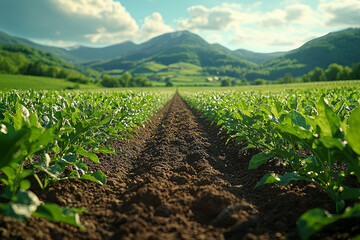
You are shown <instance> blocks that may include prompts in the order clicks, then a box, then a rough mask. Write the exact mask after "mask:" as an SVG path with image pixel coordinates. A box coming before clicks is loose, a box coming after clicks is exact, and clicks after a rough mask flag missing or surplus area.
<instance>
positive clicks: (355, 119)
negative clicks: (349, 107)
mask: <svg viewBox="0 0 360 240" xmlns="http://www.w3.org/2000/svg"><path fill="white" fill-rule="evenodd" d="M348 126H349V127H348V129H346V133H345V139H346V141H347V142H348V143H349V145H350V146H351V148H352V149H353V150H354V152H356V153H357V154H359V155H360V127H359V126H360V108H356V109H355V110H354V111H352V113H351V115H350V117H349V119H348Z"/></svg>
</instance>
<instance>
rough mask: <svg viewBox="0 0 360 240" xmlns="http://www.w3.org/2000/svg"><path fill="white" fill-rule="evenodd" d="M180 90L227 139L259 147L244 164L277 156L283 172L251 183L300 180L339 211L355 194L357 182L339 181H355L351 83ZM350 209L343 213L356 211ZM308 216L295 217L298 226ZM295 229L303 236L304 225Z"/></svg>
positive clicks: (358, 156) (357, 132) (355, 95)
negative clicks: (271, 88)
mask: <svg viewBox="0 0 360 240" xmlns="http://www.w3.org/2000/svg"><path fill="white" fill-rule="evenodd" d="M182 95H183V96H184V98H185V99H186V101H187V102H188V103H189V104H190V105H191V106H193V107H195V108H197V109H199V110H200V111H201V112H202V114H203V115H204V116H205V117H206V118H208V119H209V120H211V121H212V122H213V123H216V124H217V125H219V126H220V130H221V131H224V132H226V133H228V134H229V136H230V137H229V140H230V139H235V142H236V143H238V142H242V144H243V145H244V148H243V149H246V148H249V147H257V148H258V149H260V150H261V153H259V154H256V155H254V156H253V157H252V159H251V160H250V162H249V169H254V168H257V167H259V166H261V165H263V164H266V163H267V162H268V161H269V160H270V159H274V158H276V159H279V161H280V163H281V164H282V165H283V166H284V167H285V169H286V170H287V173H285V174H283V175H280V174H275V173H269V174H266V175H265V176H264V177H263V178H262V179H261V180H260V181H259V182H258V183H257V184H256V186H255V187H259V186H262V185H264V184H269V183H274V184H278V185H286V184H288V183H290V182H291V181H294V180H305V181H308V182H311V183H314V184H316V185H317V186H319V187H320V188H322V189H323V190H324V191H325V192H326V193H327V194H328V195H329V197H330V198H331V199H333V200H334V202H335V205H336V211H337V214H341V213H342V212H343V211H344V209H345V207H346V201H347V200H359V199H360V189H359V188H353V187H349V186H346V184H344V180H345V179H346V178H348V177H350V176H355V177H356V178H357V180H358V182H360V151H359V146H360V145H359V143H360V141H359V140H360V139H359V138H360V137H359V136H360V128H359V127H358V126H360V125H359V124H360V109H359V101H358V99H359V97H360V93H359V92H358V90H357V89H356V88H351V87H343V88H338V89H322V90H317V89H313V90H307V89H305V90H288V91H280V92H255V91H248V92H240V91H226V92H201V93H191V92H188V93H183V94H182ZM243 149H242V150H243ZM242 150H241V151H242ZM351 212H352V211H350V210H348V213H347V214H345V215H343V217H349V216H357V215H352V214H350V213H351ZM355 212H356V211H355ZM326 216H327V215H326ZM308 219H310V218H309V217H305V218H302V220H301V221H300V220H299V228H301V227H300V225H301V223H303V222H304V221H306V220H308ZM333 219H337V218H333ZM309 223H310V222H309ZM310 226H311V224H310V225H308V227H307V228H301V229H310V228H311V227H310ZM299 232H300V233H301V234H302V235H301V236H303V238H304V239H307V238H306V237H304V236H306V235H303V233H304V231H299Z"/></svg>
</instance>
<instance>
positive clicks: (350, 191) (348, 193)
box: [340, 186, 360, 200]
mask: <svg viewBox="0 0 360 240" xmlns="http://www.w3.org/2000/svg"><path fill="white" fill-rule="evenodd" d="M340 199H342V200H351V199H352V200H356V199H360V188H351V187H347V186H344V190H343V191H342V192H341V194H340Z"/></svg>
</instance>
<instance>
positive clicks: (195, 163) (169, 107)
mask: <svg viewBox="0 0 360 240" xmlns="http://www.w3.org/2000/svg"><path fill="white" fill-rule="evenodd" d="M226 140H227V136H226V135H224V134H218V128H217V127H216V126H210V123H209V122H207V121H206V120H204V119H202V118H201V117H200V114H199V113H197V112H196V110H194V109H191V108H190V107H189V106H188V105H187V104H186V103H185V102H184V101H183V100H182V99H181V98H180V97H179V95H178V94H175V96H174V97H173V98H172V99H171V100H170V101H169V102H168V103H167V104H166V106H165V107H164V108H163V109H161V110H160V111H159V112H158V113H157V115H156V116H153V117H151V121H149V122H148V123H147V124H145V126H144V127H142V126H141V127H139V129H137V131H136V134H134V138H131V139H129V140H128V141H120V140H118V141H114V142H112V143H111V144H112V146H113V147H114V148H115V149H116V150H118V151H120V152H121V153H119V154H112V155H108V154H99V159H100V161H101V163H100V164H93V163H92V162H90V161H88V162H87V163H88V165H89V166H90V169H92V170H97V169H100V170H101V171H103V172H104V173H105V174H106V175H107V180H108V183H107V184H106V185H104V186H100V185H98V184H96V183H93V182H89V181H81V180H75V181H74V180H72V181H61V182H56V183H54V184H52V185H51V186H50V187H48V189H46V191H44V192H41V191H40V190H39V189H38V188H37V186H36V184H33V186H32V189H31V190H32V191H34V192H35V193H36V194H37V195H38V196H39V197H40V199H41V200H42V201H44V202H46V203H56V204H59V205H61V206H67V207H70V206H75V207H82V208H86V209H87V213H84V214H82V215H81V217H80V218H81V222H82V223H83V225H84V226H85V227H86V228H87V231H86V232H82V231H80V230H79V229H78V228H76V227H73V226H69V225H66V224H61V223H60V224H59V223H54V222H50V221H47V220H43V219H36V218H34V217H33V218H31V219H30V220H29V221H27V222H17V221H14V220H12V219H10V218H8V217H5V216H0V239H206V240H210V239H234V240H235V239H298V238H299V237H298V234H297V230H296V220H297V219H298V218H299V216H300V215H301V214H302V213H304V212H306V211H307V210H309V209H311V208H316V207H321V208H325V209H328V210H329V211H331V212H334V206H333V205H334V204H333V202H332V201H331V200H330V199H329V198H328V196H327V195H326V194H325V193H324V192H322V191H321V190H320V189H318V188H317V187H315V185H312V184H307V183H305V182H297V183H292V184H289V185H287V186H284V187H280V186H276V185H266V186H263V187H259V188H256V189H254V186H255V184H256V183H257V181H259V180H260V179H261V178H262V176H263V175H265V174H266V173H267V172H283V171H284V169H282V168H281V167H280V166H279V165H278V164H277V162H276V161H275V160H273V161H271V162H270V163H269V164H268V165H266V166H262V167H260V168H258V169H255V170H247V167H248V162H249V160H250V159H251V157H252V156H253V155H254V154H256V153H258V150H256V149H248V150H246V151H243V152H241V154H240V155H239V149H241V147H242V146H241V145H235V144H234V143H232V142H230V143H229V144H227V145H225V143H226ZM359 226H360V224H359V221H354V220H351V221H342V222H341V223H340V224H337V225H335V226H330V227H328V228H326V229H325V230H324V231H323V232H321V233H319V234H318V235H316V236H315V237H314V239H348V238H350V237H351V236H353V235H354V234H356V233H358V232H360V227H359Z"/></svg>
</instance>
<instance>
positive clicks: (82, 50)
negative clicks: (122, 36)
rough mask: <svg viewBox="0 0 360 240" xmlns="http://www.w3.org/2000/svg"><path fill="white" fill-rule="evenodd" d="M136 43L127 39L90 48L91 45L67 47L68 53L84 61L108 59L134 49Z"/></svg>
mask: <svg viewBox="0 0 360 240" xmlns="http://www.w3.org/2000/svg"><path fill="white" fill-rule="evenodd" d="M137 46H138V45H136V44H135V43H133V42H130V41H127V42H124V43H120V44H116V45H112V46H108V47H103V48H91V47H83V46H80V47H77V48H74V49H69V50H68V54H71V55H72V56H74V57H76V58H77V59H81V60H84V61H89V60H94V59H98V60H99V59H100V60H108V59H111V58H115V57H118V56H123V55H126V54H127V53H129V52H131V51H133V50H135V49H136V48H137Z"/></svg>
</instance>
